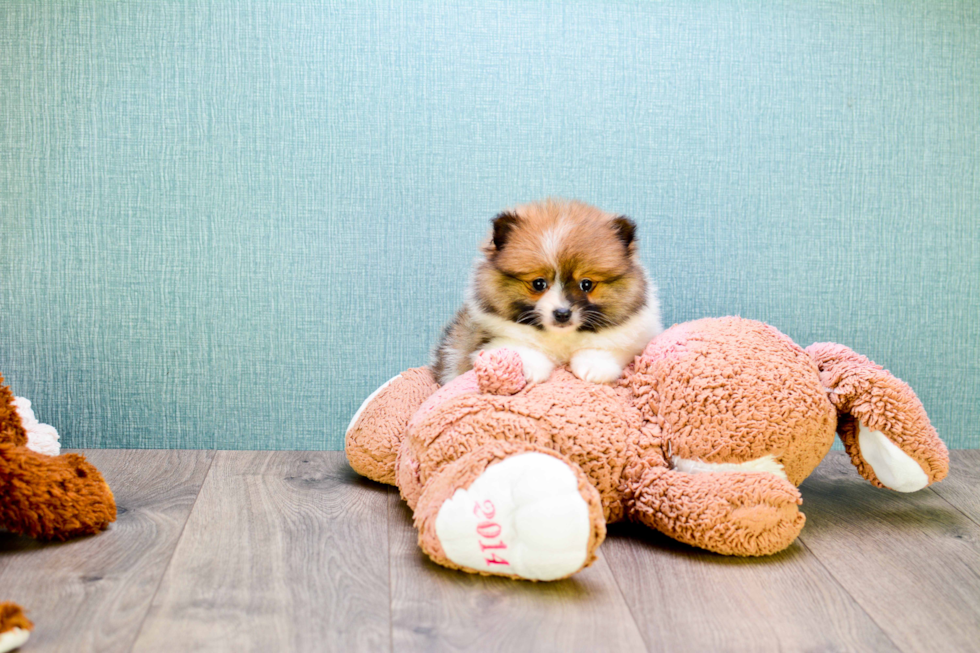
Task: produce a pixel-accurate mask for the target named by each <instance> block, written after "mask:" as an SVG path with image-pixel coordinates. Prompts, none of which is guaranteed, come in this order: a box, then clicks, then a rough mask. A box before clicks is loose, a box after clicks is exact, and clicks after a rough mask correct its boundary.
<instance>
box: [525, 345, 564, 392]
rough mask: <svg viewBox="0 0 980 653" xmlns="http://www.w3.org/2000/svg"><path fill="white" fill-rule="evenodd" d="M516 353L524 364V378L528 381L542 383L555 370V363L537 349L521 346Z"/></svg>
mask: <svg viewBox="0 0 980 653" xmlns="http://www.w3.org/2000/svg"><path fill="white" fill-rule="evenodd" d="M517 353H518V354H519V355H520V357H521V363H523V365H524V378H525V379H527V382H528V383H544V382H545V381H547V380H548V378H549V377H550V376H551V373H552V372H554V371H555V364H554V363H553V362H552V361H551V359H550V358H548V357H547V356H545V355H544V354H542V353H541V352H539V351H535V350H534V349H525V348H523V347H521V348H520V349H518V350H517Z"/></svg>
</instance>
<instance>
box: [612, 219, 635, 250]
mask: <svg viewBox="0 0 980 653" xmlns="http://www.w3.org/2000/svg"><path fill="white" fill-rule="evenodd" d="M612 226H613V231H615V232H616V237H617V238H619V240H621V241H622V243H623V245H624V246H625V247H626V249H629V248H630V245H632V244H633V240H634V239H635V238H636V223H635V222H633V221H632V220H630V219H629V218H627V217H626V216H625V215H619V216H616V217H615V218H613V221H612Z"/></svg>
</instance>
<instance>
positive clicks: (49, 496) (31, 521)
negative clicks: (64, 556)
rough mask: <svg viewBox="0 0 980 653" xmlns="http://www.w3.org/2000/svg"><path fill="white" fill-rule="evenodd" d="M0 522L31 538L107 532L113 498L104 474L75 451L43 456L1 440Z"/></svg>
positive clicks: (113, 516)
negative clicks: (0, 486)
mask: <svg viewBox="0 0 980 653" xmlns="http://www.w3.org/2000/svg"><path fill="white" fill-rule="evenodd" d="M0 477H3V479H4V497H3V501H0V525H3V526H4V527H6V528H7V529H8V530H10V531H12V532H14V533H21V534H24V535H29V536H31V537H37V538H46V539H61V540H65V539H68V538H71V537H75V536H78V535H89V534H94V533H98V532H99V531H102V530H105V528H106V527H107V526H108V525H109V522H111V521H113V520H115V518H116V502H115V499H114V498H113V496H112V491H111V490H110V489H109V486H108V485H106V482H105V480H104V479H103V478H102V474H100V473H99V471H98V470H97V469H96V468H95V467H93V466H92V465H91V464H89V463H88V462H86V460H85V458H84V457H82V456H80V455H78V454H65V455H63V456H56V457H55V456H45V455H43V454H39V453H36V452H34V451H31V450H29V449H27V448H26V447H17V446H13V445H9V444H0Z"/></svg>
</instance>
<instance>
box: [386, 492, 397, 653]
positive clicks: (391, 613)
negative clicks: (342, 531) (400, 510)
mask: <svg viewBox="0 0 980 653" xmlns="http://www.w3.org/2000/svg"><path fill="white" fill-rule="evenodd" d="M387 490H388V491H387V492H386V493H385V534H386V535H387V537H388V650H389V651H391V652H392V653H394V651H395V608H394V605H393V600H392V595H393V589H392V581H391V578H392V575H391V495H392V493H393V490H394V488H393V487H391V486H390V485H389V486H388V487H387Z"/></svg>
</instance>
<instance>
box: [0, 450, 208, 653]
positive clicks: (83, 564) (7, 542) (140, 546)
mask: <svg viewBox="0 0 980 653" xmlns="http://www.w3.org/2000/svg"><path fill="white" fill-rule="evenodd" d="M81 453H84V454H85V455H86V457H87V458H88V459H89V460H90V461H91V462H92V463H93V464H94V465H95V466H96V467H98V468H99V470H101V472H102V474H103V476H105V478H106V480H107V481H108V483H109V486H110V487H111V488H112V490H113V493H114V495H115V497H116V503H117V506H118V519H117V521H116V522H115V523H114V524H112V525H111V526H110V527H109V529H108V530H107V531H105V532H104V533H101V534H99V535H97V536H93V537H87V538H83V539H78V540H72V541H70V542H65V543H57V544H51V543H47V544H44V543H40V542H36V541H34V540H30V539H28V538H21V537H15V536H13V535H11V534H9V533H3V534H0V560H2V561H3V567H2V568H0V600H9V601H16V602H17V603H20V604H21V605H22V606H23V607H24V608H25V609H26V610H27V611H28V616H30V618H31V619H32V620H33V621H34V623H35V630H34V633H33V635H32V637H31V641H30V645H29V649H30V650H31V651H73V652H74V651H100V652H104V651H128V650H130V647H131V646H132V643H133V641H134V640H135V638H136V634H137V632H138V631H139V627H140V624H141V623H142V621H143V618H144V616H145V615H146V612H147V610H148V609H149V606H150V602H151V600H152V599H153V594H154V592H155V591H156V589H157V587H158V585H159V583H160V580H161V578H162V577H163V574H164V571H165V570H166V567H167V564H168V563H169V562H170V557H171V555H172V554H173V551H174V548H175V547H176V545H177V541H178V538H179V537H180V533H181V531H182V529H183V528H184V523H185V522H186V520H187V516H188V515H189V514H190V512H191V508H192V507H193V505H194V501H195V499H196V497H197V493H198V491H199V490H200V488H201V484H202V483H203V482H204V479H205V476H206V475H207V471H208V467H209V466H210V464H211V459H212V456H213V452H210V451H112V450H92V451H83V452H81Z"/></svg>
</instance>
